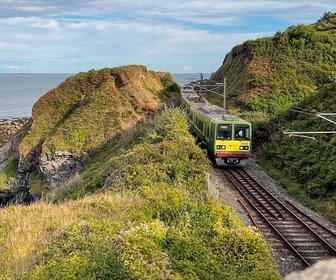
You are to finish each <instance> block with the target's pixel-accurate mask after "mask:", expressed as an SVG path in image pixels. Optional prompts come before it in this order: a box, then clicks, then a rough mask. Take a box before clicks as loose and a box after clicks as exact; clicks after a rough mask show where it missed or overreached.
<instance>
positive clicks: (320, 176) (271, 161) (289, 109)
mask: <svg viewBox="0 0 336 280" xmlns="http://www.w3.org/2000/svg"><path fill="white" fill-rule="evenodd" d="M335 57H336V14H334V13H325V14H324V15H323V16H322V17H321V19H319V20H318V21H317V22H316V23H313V24H310V25H303V24H299V25H297V26H290V27H288V28H287V29H286V30H285V31H283V32H280V31H279V32H277V33H276V34H275V35H274V36H273V37H268V38H260V39H257V40H250V41H246V42H244V43H243V44H242V45H239V46H236V47H235V48H233V49H232V51H231V52H230V53H229V54H228V55H227V56H226V57H225V60H224V62H223V65H222V66H221V67H220V68H219V69H218V71H216V73H214V74H213V76H212V77H211V79H213V80H216V81H218V82H221V81H223V77H226V79H227V83H228V88H227V95H228V102H227V103H228V105H229V108H231V110H233V111H238V112H239V111H240V112H241V113H243V115H242V116H243V117H245V118H247V119H249V120H250V121H251V122H252V123H253V125H254V151H255V156H256V157H257V158H258V159H259V161H260V163H261V164H262V165H263V166H264V167H265V168H267V169H268V170H269V172H270V173H271V174H273V176H276V177H277V178H278V179H279V180H281V181H282V182H283V183H284V186H285V187H287V188H288V190H289V191H290V192H292V193H294V194H296V195H297V196H299V197H300V199H301V200H302V201H304V202H305V203H306V204H307V205H309V206H310V207H312V208H314V209H316V210H319V211H320V212H323V213H324V214H325V215H328V216H329V218H330V219H332V220H334V221H336V216H335V214H334V213H336V211H335V209H336V185H335V182H336V180H335V179H336V170H335V168H334V167H333V164H332V162H334V161H335V159H336V148H335V145H336V136H335V134H316V135H308V136H314V137H315V139H316V140H313V139H310V138H305V139H303V138H294V137H291V138H290V137H288V135H284V133H283V132H284V131H286V130H291V131H326V130H331V131H332V130H334V131H335V130H336V129H335V128H336V125H335V124H334V123H331V122H327V121H326V120H322V119H321V118H317V117H316V116H315V114H316V113H317V112H322V113H323V112H328V113H336V105H335V104H336V102H335V101H336V100H335V82H336V76H335V73H336V63H335V62H336V61H335ZM210 96H211V95H210ZM213 100H214V101H215V102H217V103H218V104H222V101H221V100H220V99H218V98H217V97H216V98H214V99H213ZM334 120H335V118H334ZM284 178H286V179H284Z"/></svg>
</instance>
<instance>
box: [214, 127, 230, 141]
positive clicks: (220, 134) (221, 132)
mask: <svg viewBox="0 0 336 280" xmlns="http://www.w3.org/2000/svg"><path fill="white" fill-rule="evenodd" d="M231 131H232V125H231V124H219V125H218V126H217V139H223V140H229V139H231Z"/></svg>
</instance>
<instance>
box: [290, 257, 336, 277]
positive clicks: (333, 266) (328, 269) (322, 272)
mask: <svg viewBox="0 0 336 280" xmlns="http://www.w3.org/2000/svg"><path fill="white" fill-rule="evenodd" d="M335 279H336V259H330V260H323V261H319V262H317V263H316V264H314V265H313V266H312V267H310V268H307V269H305V270H303V271H298V272H292V273H290V274H288V275H287V276H286V277H285V278H284V280H335Z"/></svg>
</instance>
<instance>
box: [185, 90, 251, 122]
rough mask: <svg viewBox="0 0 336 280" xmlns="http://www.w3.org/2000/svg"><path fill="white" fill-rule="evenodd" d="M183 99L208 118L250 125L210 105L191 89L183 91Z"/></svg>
mask: <svg viewBox="0 0 336 280" xmlns="http://www.w3.org/2000/svg"><path fill="white" fill-rule="evenodd" d="M181 95H182V98H184V99H185V100H186V102H187V103H188V104H189V105H190V106H191V107H193V108H195V109H196V110H198V111H199V112H201V113H202V114H203V115H205V116H207V117H208V118H210V119H212V120H214V121H219V120H227V121H237V122H240V123H242V122H243V123H248V122H247V121H245V120H243V119H241V118H239V117H238V116H235V115H232V114H230V113H229V112H228V111H227V110H224V109H223V108H221V107H218V106H216V105H213V104H210V103H209V102H207V100H206V99H205V98H204V97H202V96H201V95H199V94H197V93H196V92H195V91H194V90H193V89H190V88H189V87H186V88H183V89H182V90H181Z"/></svg>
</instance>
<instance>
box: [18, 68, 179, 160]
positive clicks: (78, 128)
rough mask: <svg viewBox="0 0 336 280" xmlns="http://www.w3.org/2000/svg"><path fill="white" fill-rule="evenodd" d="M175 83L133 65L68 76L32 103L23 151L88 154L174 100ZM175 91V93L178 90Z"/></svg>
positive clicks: (83, 155) (163, 76)
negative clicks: (37, 148)
mask: <svg viewBox="0 0 336 280" xmlns="http://www.w3.org/2000/svg"><path fill="white" fill-rule="evenodd" d="M176 86H177V85H176V83H175V82H174V81H173V79H172V77H171V75H170V74H168V73H161V72H158V73H157V72H154V71H147V68H146V67H145V66H141V65H130V66H123V67H116V68H104V69H101V70H90V71H88V72H81V73H78V74H77V75H74V76H72V77H69V78H68V79H66V80H65V81H64V82H63V83H61V84H60V85H59V86H58V87H57V88H55V89H52V90H50V91H49V92H48V93H47V94H45V95H44V96H42V97H41V98H40V100H39V101H38V102H37V103H36V104H35V105H34V107H33V120H34V121H33V124H32V127H31V130H30V133H29V134H28V135H26V136H25V138H24V139H23V141H22V143H21V145H20V153H21V154H22V155H27V154H28V153H29V151H31V150H32V149H34V148H36V147H39V146H41V147H42V154H53V153H54V152H55V151H71V152H72V153H73V154H74V155H75V156H77V157H79V158H82V159H86V158H87V156H88V154H90V153H92V152H93V151H95V150H96V149H98V148H99V147H100V146H101V145H103V144H104V143H106V142H108V141H110V140H111V139H113V138H114V137H115V136H116V135H117V134H119V133H121V132H122V131H124V130H125V129H127V128H128V127H129V126H131V125H133V124H134V123H135V122H137V121H138V120H139V119H140V118H142V117H145V116H147V115H150V114H153V112H155V111H156V110H157V109H158V107H159V106H160V105H161V102H162V101H165V100H160V97H163V96H164V97H165V99H166V100H167V99H168V98H170V100H171V99H173V92H172V90H175V89H176ZM174 94H176V93H174Z"/></svg>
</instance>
